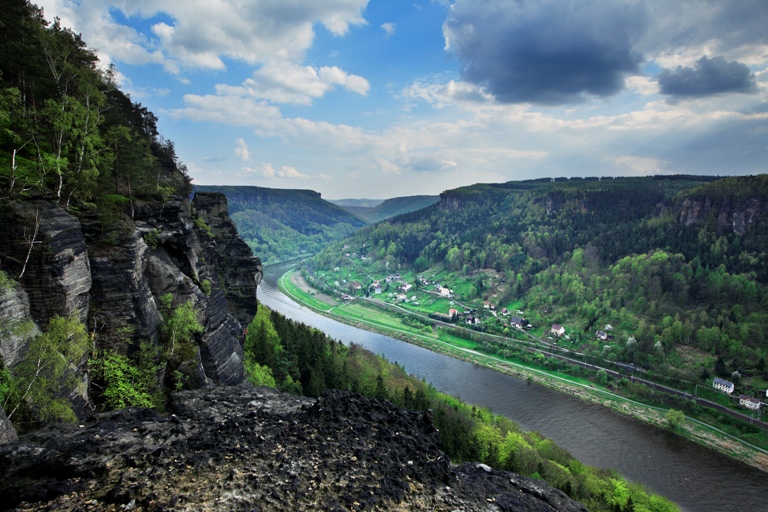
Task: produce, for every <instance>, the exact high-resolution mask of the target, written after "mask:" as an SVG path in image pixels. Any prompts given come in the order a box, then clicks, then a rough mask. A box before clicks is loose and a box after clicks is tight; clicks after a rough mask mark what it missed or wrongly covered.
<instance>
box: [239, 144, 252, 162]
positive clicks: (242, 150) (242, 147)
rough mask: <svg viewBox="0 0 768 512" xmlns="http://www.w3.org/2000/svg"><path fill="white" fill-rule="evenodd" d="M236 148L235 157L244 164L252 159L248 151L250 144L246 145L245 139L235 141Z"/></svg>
mask: <svg viewBox="0 0 768 512" xmlns="http://www.w3.org/2000/svg"><path fill="white" fill-rule="evenodd" d="M235 144H236V147H235V155H237V157H238V158H239V159H240V160H242V161H243V162H247V161H248V160H250V159H251V153H250V152H249V151H248V144H246V143H245V140H244V139H237V140H236V141H235Z"/></svg>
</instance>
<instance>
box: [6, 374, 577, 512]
mask: <svg viewBox="0 0 768 512" xmlns="http://www.w3.org/2000/svg"><path fill="white" fill-rule="evenodd" d="M0 506H1V507H2V508H3V509H5V510H84V511H85V510H222V511H223V510H226V511H230V510H291V511H294V510H309V509H315V510H339V511H341V510H430V511H440V510H445V511H448V510H450V511H455V510H462V511H480V510H489V511H490V510H506V511H523V510H524V511H553V510H558V511H585V510H586V509H585V508H584V507H583V506H582V505H580V504H579V503H576V502H574V501H572V500H571V499H570V498H568V497H567V496H566V495H565V494H564V493H562V492H560V491H558V490H556V489H553V488H551V487H550V486H548V485H547V484H546V483H544V482H542V481H539V480H532V479H528V478H523V477H520V476H518V475H516V474H514V473H509V472H503V471H495V470H492V469H490V468H488V467H487V466H484V465H482V464H470V463H465V464H460V465H454V464H451V463H450V461H449V460H448V458H447V457H446V456H445V455H444V454H443V453H442V452H441V451H440V449H439V440H438V433H437V431H436V429H435V427H434V426H433V423H432V421H431V416H430V415H429V414H428V413H422V412H416V411H408V410H404V409H401V408H398V407H395V406H394V405H392V404H390V403H389V402H382V401H377V400H369V399H366V398H363V397H361V396H359V395H356V394H354V393H351V392H343V391H337V392H332V393H329V394H327V395H325V396H323V397H322V398H320V399H317V400H314V399H307V398H300V397H296V396H292V395H286V394H281V393H279V392H277V391H274V390H271V389H267V388H251V387H247V386H238V387H218V388H213V389H210V390H200V391H188V392H181V393H178V394H176V395H174V397H173V403H172V404H171V405H170V407H169V413H168V414H164V415H161V414H158V413H156V412H155V411H151V410H143V409H126V410H123V411H118V412H111V413H104V414H99V415H97V416H96V417H95V418H94V419H93V420H92V421H91V422H89V423H85V424H81V425H72V426H56V427H50V428H46V429H43V430H40V431H37V432H34V433H31V434H27V435H25V436H21V437H20V439H19V441H18V442H15V443H11V444H7V445H3V446H0Z"/></svg>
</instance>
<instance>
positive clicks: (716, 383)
mask: <svg viewBox="0 0 768 512" xmlns="http://www.w3.org/2000/svg"><path fill="white" fill-rule="evenodd" d="M712 387H713V388H715V389H717V390H718V391H722V392H723V393H728V394H729V395H730V394H731V393H733V390H734V389H736V386H734V385H733V382H731V381H729V380H725V379H721V378H719V377H715V378H714V380H713V381H712Z"/></svg>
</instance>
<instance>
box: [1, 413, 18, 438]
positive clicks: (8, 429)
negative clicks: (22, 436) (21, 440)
mask: <svg viewBox="0 0 768 512" xmlns="http://www.w3.org/2000/svg"><path fill="white" fill-rule="evenodd" d="M17 440H18V436H17V435H16V429H15V428H13V425H12V424H11V420H9V419H8V416H7V415H6V414H5V409H3V406H2V405H0V444H6V443H12V442H14V441H17Z"/></svg>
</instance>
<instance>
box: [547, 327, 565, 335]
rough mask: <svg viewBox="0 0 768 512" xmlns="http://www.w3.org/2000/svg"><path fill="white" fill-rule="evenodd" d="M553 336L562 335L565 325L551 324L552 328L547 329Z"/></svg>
mask: <svg viewBox="0 0 768 512" xmlns="http://www.w3.org/2000/svg"><path fill="white" fill-rule="evenodd" d="M549 332H551V333H552V334H554V335H555V336H562V335H563V334H565V327H563V326H562V325H559V324H552V328H551V329H550V330H549Z"/></svg>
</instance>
